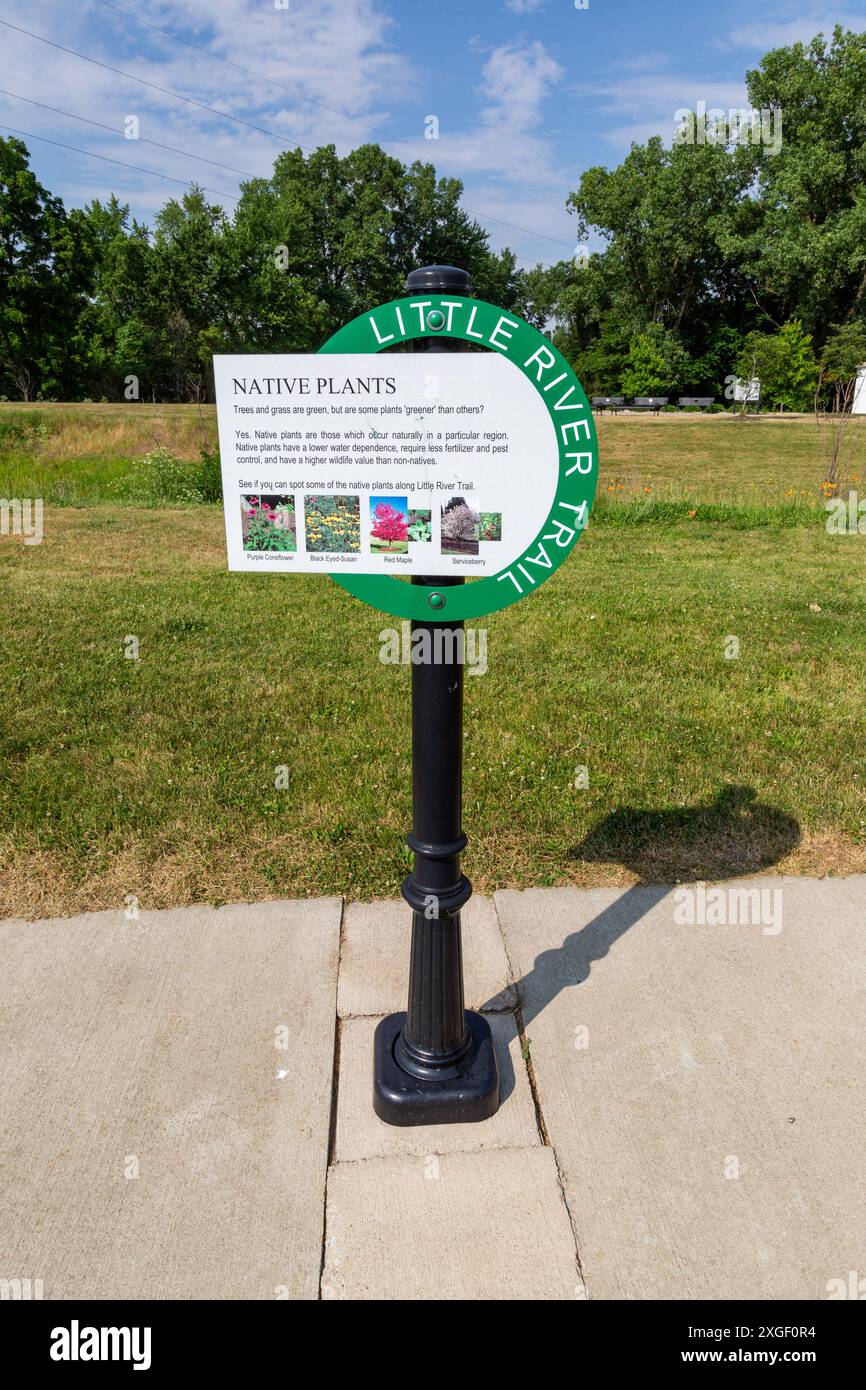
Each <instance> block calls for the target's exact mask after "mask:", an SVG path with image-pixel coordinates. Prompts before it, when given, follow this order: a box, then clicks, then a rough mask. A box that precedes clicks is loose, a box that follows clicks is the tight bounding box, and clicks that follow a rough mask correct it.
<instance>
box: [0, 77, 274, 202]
mask: <svg viewBox="0 0 866 1390" xmlns="http://www.w3.org/2000/svg"><path fill="white" fill-rule="evenodd" d="M0 96H3V97H14V98H15V100H16V101H26V102H27V103H28V105H29V106H38V107H40V109H41V110H43V111H53V112H54V114H55V115H56V116H69V117H70V118H71V119H72V120H73V121H83V122H84V124H85V125H92V126H96V128H97V129H98V130H107V131H109V132H110V133H111V134H112V135H117V136H120V131H119V130H117V129H116V128H115V127H114V126H113V125H106V124H105V122H104V121H94V120H91V118H90V117H89V116H79V115H77V114H76V113H75V112H74V111H64V110H63V107H62V106H48V105H47V104H46V103H45V102H44V101H34V99H33V97H23V96H22V95H21V93H20V92H7V91H6V89H5V88H4V87H0ZM121 138H125V137H121ZM135 139H136V142H137V143H139V144H142V145H154V146H155V147H156V148H157V149H158V150H169V151H170V152H171V153H172V154H180V155H183V156H184V157H185V158H186V159H197V160H198V161H199V162H200V163H201V164H212V165H213V167H214V168H215V169H225V170H226V171H227V172H228V173H230V174H242V175H243V177H244V178H246V179H254V178H257V177H258V175H256V174H251V173H250V172H249V171H248V170H247V169H236V168H235V167H234V165H233V164H220V163H219V161H218V160H216V159H205V157H204V155H201V154H193V153H192V151H191V150H179V149H178V148H177V146H176V145H163V144H162V143H161V142H160V141H159V140H148V139H147V137H146V136H145V135H136V137H135ZM225 196H226V197H228V196H229V195H228V194H226V195H225Z"/></svg>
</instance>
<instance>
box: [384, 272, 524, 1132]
mask: <svg viewBox="0 0 866 1390" xmlns="http://www.w3.org/2000/svg"><path fill="white" fill-rule="evenodd" d="M406 289H407V290H408V292H409V293H410V294H415V293H422V292H424V291H429V292H431V293H434V294H446V293H451V294H458V295H462V296H464V297H465V296H467V295H469V294H471V293H472V283H471V280H470V277H469V276H468V275H467V273H466V271H465V270H458V269H456V268H455V267H454V266H425V267H424V268H423V269H421V270H414V271H412V273H411V275H409V277H408V278H407V281H406ZM465 346H466V345H465V344H464V343H463V341H462V340H460V339H454V338H451V339H449V338H445V339H439V338H419V339H416V340H415V342H414V344H413V348H414V350H415V351H421V352H443V351H444V352H449V351H450V352H459V351H462V350H464V348H465ZM412 583H413V584H423V585H426V586H428V588H429V603H430V607H431V621H430V622H415V623H413V625H412V651H413V653H415V652H416V651H417V650H419V649H420V651H421V652H423V653H425V654H426V655H428V656H429V660H425V661H424V662H418V663H417V664H416V663H415V662H414V661H413V665H412V807H413V816H412V833H411V835H409V836H408V837H407V843H408V845H409V848H410V849H411V850H412V853H413V867H412V872H411V874H410V875H409V876H408V878H407V879H406V881H405V883H404V884H403V896H404V898H405V899H406V901H407V902H408V904H409V906H410V907H411V908H412V948H411V958H410V965H409V1001H408V1007H407V1010H406V1012H405V1013H399V1014H391V1015H390V1016H389V1017H388V1018H385V1019H383V1020H382V1022H381V1023H380V1024H379V1026H378V1028H377V1029H376V1041H375V1048H374V1065H373V1108H374V1110H375V1111H376V1114H377V1115H378V1116H379V1117H380V1118H381V1119H383V1120H385V1121H387V1122H388V1124H392V1125H420V1124H455V1123H467V1122H468V1121H473V1120H486V1119H487V1118H488V1117H489V1116H490V1115H493V1114H495V1113H496V1111H497V1110H498V1108H499V1071H498V1068H497V1064H496V1057H495V1054H494V1051H493V1042H492V1038H491V1034H490V1025H489V1024H488V1022H487V1020H486V1019H485V1018H484V1017H482V1015H481V1014H476V1013H473V1012H471V1011H469V1010H467V1009H466V1008H465V1005H464V997H463V947H462V940H461V930H460V911H461V908H462V907H463V906H464V905H465V904H466V903H467V902H468V901H469V898H470V897H471V895H472V884H471V883H470V882H469V879H468V878H467V877H466V875H465V874H464V873H462V872H461V869H460V855H461V853H462V851H463V849H464V848H465V846H466V836H465V835H464V834H463V829H462V801H463V789H462V780H463V660H464V655H465V648H464V641H463V639H464V628H463V623H455V622H448V621H444V622H436V621H435V619H433V618H432V613H433V612H435V610H436V609H437V608H438V607H442V606H443V604H442V598H443V595H442V594H441V592H440V591H441V590H443V589H446V588H449V587H451V586H452V585H455V584H463V583H464V580H463V578H462V577H460V576H454V577H451V576H444V577H443V576H438V577H429V578H428V577H424V578H421V577H418V576H414V577H413V580H412Z"/></svg>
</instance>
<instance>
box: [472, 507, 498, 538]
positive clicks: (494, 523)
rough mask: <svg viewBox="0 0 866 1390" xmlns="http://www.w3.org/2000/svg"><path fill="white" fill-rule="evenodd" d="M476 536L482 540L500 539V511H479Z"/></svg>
mask: <svg viewBox="0 0 866 1390" xmlns="http://www.w3.org/2000/svg"><path fill="white" fill-rule="evenodd" d="M478 538H479V540H482V541H501V540H502V513H501V512H481V514H480V517H479V521H478Z"/></svg>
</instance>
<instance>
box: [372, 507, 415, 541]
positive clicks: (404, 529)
mask: <svg viewBox="0 0 866 1390" xmlns="http://www.w3.org/2000/svg"><path fill="white" fill-rule="evenodd" d="M409 539H410V537H409V501H408V499H407V498H406V497H376V496H374V497H371V498H370V550H371V551H372V553H373V554H374V555H376V554H380V553H383V552H384V553H385V554H388V555H406V554H407V553H408V550H409Z"/></svg>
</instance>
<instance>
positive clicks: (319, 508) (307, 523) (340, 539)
mask: <svg viewBox="0 0 866 1390" xmlns="http://www.w3.org/2000/svg"><path fill="white" fill-rule="evenodd" d="M304 537H305V540H306V545H307V550H312V551H327V552H329V553H331V554H340V555H352V554H355V553H356V552H357V551H359V550H360V549H361V502H360V498H358V497H344V496H341V495H334V496H310V497H304Z"/></svg>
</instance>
